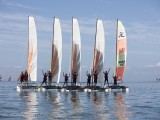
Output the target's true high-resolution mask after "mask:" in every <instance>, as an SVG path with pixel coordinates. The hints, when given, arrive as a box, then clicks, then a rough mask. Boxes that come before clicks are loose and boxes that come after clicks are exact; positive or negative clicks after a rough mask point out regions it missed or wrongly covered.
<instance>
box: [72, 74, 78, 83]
mask: <svg viewBox="0 0 160 120" xmlns="http://www.w3.org/2000/svg"><path fill="white" fill-rule="evenodd" d="M77 76H78V74H76V73H74V74H73V85H76V81H77Z"/></svg>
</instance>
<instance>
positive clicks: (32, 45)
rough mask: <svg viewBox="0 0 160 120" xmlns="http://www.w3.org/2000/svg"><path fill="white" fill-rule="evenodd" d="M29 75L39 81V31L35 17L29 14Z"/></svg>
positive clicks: (33, 79)
mask: <svg viewBox="0 0 160 120" xmlns="http://www.w3.org/2000/svg"><path fill="white" fill-rule="evenodd" d="M28 75H29V79H30V80H31V81H37V32H36V25H35V21H34V17H31V16H29V41H28Z"/></svg>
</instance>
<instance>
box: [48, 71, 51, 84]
mask: <svg viewBox="0 0 160 120" xmlns="http://www.w3.org/2000/svg"><path fill="white" fill-rule="evenodd" d="M48 86H52V73H51V72H50V71H48Z"/></svg>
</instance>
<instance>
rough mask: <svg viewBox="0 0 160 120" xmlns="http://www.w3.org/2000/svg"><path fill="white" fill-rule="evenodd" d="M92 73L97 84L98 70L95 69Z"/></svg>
mask: <svg viewBox="0 0 160 120" xmlns="http://www.w3.org/2000/svg"><path fill="white" fill-rule="evenodd" d="M92 75H93V76H94V86H96V85H97V79H98V73H97V71H95V72H94V73H93V74H92Z"/></svg>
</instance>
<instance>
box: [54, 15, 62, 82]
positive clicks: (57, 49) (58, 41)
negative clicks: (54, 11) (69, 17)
mask: <svg viewBox="0 0 160 120" xmlns="http://www.w3.org/2000/svg"><path fill="white" fill-rule="evenodd" d="M61 61H62V33H61V25H60V20H59V19H58V18H54V28H53V39H52V59H51V73H52V79H53V80H54V82H57V83H59V80H60V73H61Z"/></svg>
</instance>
